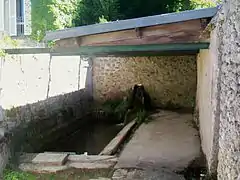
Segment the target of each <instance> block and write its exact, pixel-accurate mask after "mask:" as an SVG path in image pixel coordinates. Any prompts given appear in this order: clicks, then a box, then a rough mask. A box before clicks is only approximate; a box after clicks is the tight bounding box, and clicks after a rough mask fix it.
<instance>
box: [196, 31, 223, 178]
mask: <svg viewBox="0 0 240 180" xmlns="http://www.w3.org/2000/svg"><path fill="white" fill-rule="evenodd" d="M213 37H216V36H212V38H213ZM214 49H215V43H214V39H212V44H211V46H210V49H209V50H201V51H200V53H199V55H198V59H197V64H198V84H197V99H196V100H197V101H196V110H197V113H198V122H197V124H198V127H199V133H200V138H201V146H202V150H203V153H204V154H205V157H206V160H207V166H208V171H209V173H210V174H211V175H216V174H217V155H218V149H219V146H218V138H219V121H218V119H217V118H218V117H217V114H218V112H217V103H216V100H217V83H216V81H214V79H215V78H216V77H217V74H218V70H217V69H216V68H217V58H216V53H215V51H214Z"/></svg>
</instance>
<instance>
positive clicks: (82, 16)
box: [74, 0, 120, 26]
mask: <svg viewBox="0 0 240 180" xmlns="http://www.w3.org/2000/svg"><path fill="white" fill-rule="evenodd" d="M118 18H120V14H119V3H118V0H82V1H79V2H78V5H77V14H76V16H75V18H74V24H75V26H82V25H89V24H95V23H98V22H103V21H102V20H103V19H104V22H106V21H114V20H117V19H118Z"/></svg>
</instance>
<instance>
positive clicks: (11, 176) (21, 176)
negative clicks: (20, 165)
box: [3, 169, 36, 180]
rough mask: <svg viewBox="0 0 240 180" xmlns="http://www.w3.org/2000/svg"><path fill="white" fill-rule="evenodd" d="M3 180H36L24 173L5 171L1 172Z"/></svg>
mask: <svg viewBox="0 0 240 180" xmlns="http://www.w3.org/2000/svg"><path fill="white" fill-rule="evenodd" d="M3 179H4V180H36V177H35V176H34V175H31V174H28V173H25V172H20V171H15V170H9V169H6V170H5V171H4V172H3Z"/></svg>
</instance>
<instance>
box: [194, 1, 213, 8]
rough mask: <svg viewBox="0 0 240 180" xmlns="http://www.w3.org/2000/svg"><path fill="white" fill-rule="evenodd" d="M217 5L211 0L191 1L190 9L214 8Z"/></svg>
mask: <svg viewBox="0 0 240 180" xmlns="http://www.w3.org/2000/svg"><path fill="white" fill-rule="evenodd" d="M216 5H217V4H216V3H215V2H213V1H212V0H191V1H190V9H201V8H210V7H215V6H216Z"/></svg>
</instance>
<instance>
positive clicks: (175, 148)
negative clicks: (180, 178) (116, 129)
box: [115, 111, 201, 171]
mask: <svg viewBox="0 0 240 180" xmlns="http://www.w3.org/2000/svg"><path fill="white" fill-rule="evenodd" d="M192 118H193V117H192V115H191V114H180V113H175V112H170V111H159V112H158V113H156V114H154V115H152V117H151V119H152V121H151V122H149V123H147V124H142V125H141V126H140V127H139V128H138V129H137V131H136V132H135V134H134V136H133V137H132V139H131V140H130V141H129V143H128V144H127V145H126V147H125V148H124V150H123V152H122V153H121V155H120V157H119V160H118V163H117V165H116V166H115V168H116V169H125V168H133V169H139V168H140V169H161V168H167V169H169V170H172V171H181V170H183V169H184V168H186V167H187V166H188V165H189V164H190V163H191V162H192V161H193V160H194V159H196V158H198V157H199V156H200V155H201V153H200V140H199V136H198V131H197V130H196V129H195V128H194V127H193V124H192Z"/></svg>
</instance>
